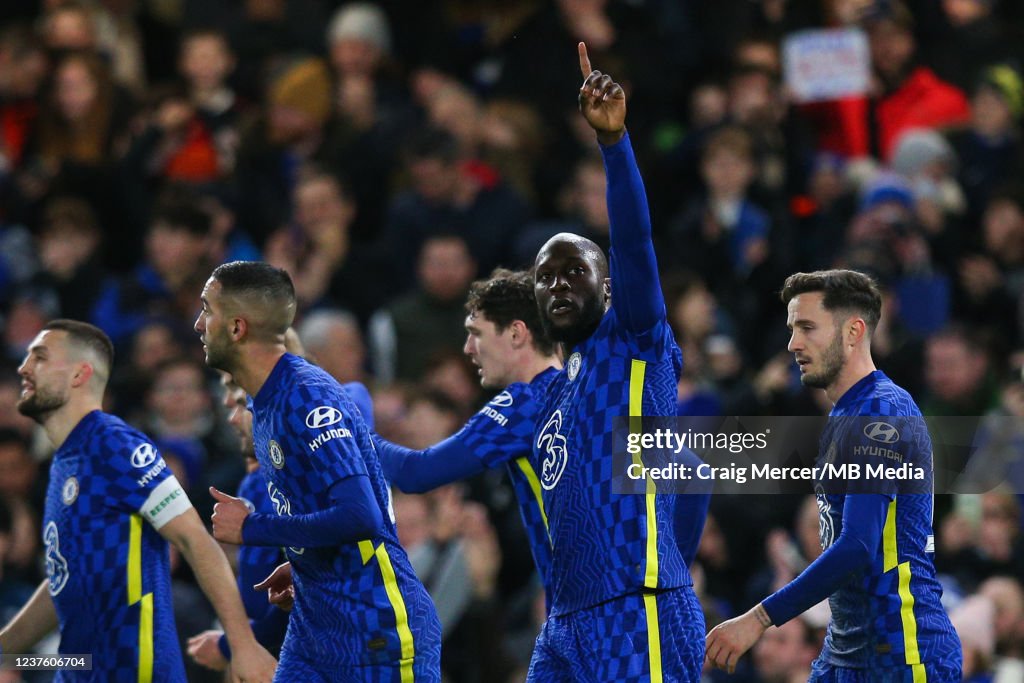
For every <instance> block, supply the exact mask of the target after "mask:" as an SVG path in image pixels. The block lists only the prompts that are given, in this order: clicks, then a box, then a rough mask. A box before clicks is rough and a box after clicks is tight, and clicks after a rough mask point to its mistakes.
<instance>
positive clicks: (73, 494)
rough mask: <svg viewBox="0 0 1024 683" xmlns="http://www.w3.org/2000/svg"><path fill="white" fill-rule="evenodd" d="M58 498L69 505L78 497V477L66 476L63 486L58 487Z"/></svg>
mask: <svg viewBox="0 0 1024 683" xmlns="http://www.w3.org/2000/svg"><path fill="white" fill-rule="evenodd" d="M60 498H61V500H63V501H64V504H65V505H71V504H72V503H74V502H75V500H77V499H78V479H77V478H75V477H68V478H67V479H66V480H65V481H64V486H62V487H61V489H60Z"/></svg>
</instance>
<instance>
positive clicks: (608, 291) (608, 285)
mask: <svg viewBox="0 0 1024 683" xmlns="http://www.w3.org/2000/svg"><path fill="white" fill-rule="evenodd" d="M604 300H605V303H607V302H609V301H611V300H612V279H611V278H610V277H606V278H605V279H604Z"/></svg>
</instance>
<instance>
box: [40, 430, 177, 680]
mask: <svg viewBox="0 0 1024 683" xmlns="http://www.w3.org/2000/svg"><path fill="white" fill-rule="evenodd" d="M149 443H150V442H149V439H147V438H146V437H145V436H144V435H142V434H141V433H139V432H137V431H136V430H134V429H132V428H131V427H129V426H128V425H126V424H125V423H124V422H123V421H121V420H120V419H118V418H116V417H114V416H112V415H107V414H105V413H102V412H100V411H94V412H92V413H89V414H88V415H87V416H85V417H84V418H83V419H82V421H81V422H79V423H78V425H77V426H76V427H75V428H74V430H72V432H71V434H70V435H68V438H67V440H66V441H65V442H64V444H63V445H62V446H61V447H60V449H58V450H57V452H56V453H55V454H54V457H53V462H52V464H51V465H50V480H49V484H48V487H47V492H46V508H45V512H44V515H43V542H44V545H45V547H46V560H47V561H46V568H47V575H48V578H49V582H50V590H51V595H52V598H53V603H54V606H55V607H56V610H57V617H58V619H59V622H60V632H61V642H60V649H59V651H60V652H61V653H64V654H87V653H91V654H92V656H93V659H92V661H93V669H92V671H89V672H84V671H76V672H71V671H65V672H61V673H59V674H58V676H57V680H58V681H95V682H97V683H120V682H121V681H124V682H125V683H129V682H130V683H136V681H137V680H138V679H139V666H140V660H139V645H140V643H139V639H140V631H139V618H140V614H141V605H140V603H139V602H138V601H136V602H135V603H134V604H129V602H128V598H129V596H128V572H129V566H128V555H129V539H130V528H131V524H132V518H133V517H135V520H136V521H135V524H136V525H138V526H139V527H140V529H141V536H140V543H139V552H140V560H141V562H140V564H139V568H140V570H141V594H142V595H150V596H151V598H150V599H152V601H153V635H152V643H151V646H152V650H153V679H152V680H154V681H168V682H174V683H177V682H179V681H181V682H183V681H185V671H184V668H183V667H182V659H181V651H180V649H179V647H178V638H177V636H176V634H175V628H174V613H173V610H172V606H171V581H170V567H169V563H170V559H169V554H168V548H167V542H166V541H164V539H163V538H162V537H161V536H160V534H159V533H157V532H156V531H155V530H154V529H153V528H152V526H150V525H149V524H148V523H146V522H143V521H142V519H141V517H138V516H137V514H138V511H139V509H140V508H141V507H142V505H143V503H144V502H145V501H146V499H147V498H148V497H149V495H150V493H151V492H152V491H153V490H154V489H155V488H156V487H157V486H159V485H160V483H161V482H163V481H164V480H165V479H166V478H167V477H169V476H170V471H169V470H167V469H166V466H162V465H163V459H162V458H161V457H160V456H159V454H157V455H156V457H155V459H154V460H152V461H151V462H147V463H145V464H144V466H142V467H135V466H134V465H133V464H132V462H131V455H132V453H133V452H134V451H135V450H136V448H138V447H139V446H140V445H143V444H149ZM154 470H156V474H155V475H154V476H151V477H149V478H148V479H143V475H144V474H145V473H146V472H152V471H154ZM140 480H141V482H140Z"/></svg>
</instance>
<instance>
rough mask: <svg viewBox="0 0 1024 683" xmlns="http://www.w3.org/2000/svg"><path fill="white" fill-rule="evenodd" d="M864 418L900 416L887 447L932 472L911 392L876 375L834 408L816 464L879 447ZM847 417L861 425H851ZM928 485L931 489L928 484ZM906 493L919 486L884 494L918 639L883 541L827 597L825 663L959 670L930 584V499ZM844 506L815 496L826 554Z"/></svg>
mask: <svg viewBox="0 0 1024 683" xmlns="http://www.w3.org/2000/svg"><path fill="white" fill-rule="evenodd" d="M867 416H883V417H895V418H897V419H895V420H889V421H887V423H891V424H894V425H896V426H898V428H899V430H900V437H899V440H898V442H896V443H891V444H886V447H887V448H890V449H893V450H895V451H896V452H898V453H899V454H900V455H901V456H903V457H904V458H905V459H906V460H907V461H910V462H913V463H915V464H917V465H920V466H923V467H926V468H927V471H928V472H929V474H930V472H931V439H930V438H929V436H928V432H927V428H926V427H925V424H924V421H923V420H921V419H920V417H921V411H920V410H919V409H918V407H917V405H916V404H915V403H914V400H913V399H912V398H911V397H910V394H908V393H907V392H906V391H904V390H903V389H901V388H900V387H898V386H897V385H895V384H894V383H893V382H892V380H890V379H889V378H888V377H886V376H885V374H883V373H882V372H878V371H876V372H873V373H871V374H870V375H868V376H867V377H865V378H864V379H862V380H861V381H860V382H858V383H857V384H855V385H854V386H853V387H851V388H850V389H849V391H847V392H846V394H844V395H843V397H842V398H841V399H840V400H839V402H838V403H836V405H835V407H834V408H833V409H832V412H831V414H830V419H829V424H828V426H827V428H826V430H825V431H824V433H823V437H822V448H821V452H820V453H819V464H820V463H821V461H822V459H823V458H829V457H838V458H840V460H842V459H843V458H847V457H851V454H852V453H854V450H853V449H855V448H857V447H858V446H872V445H873V446H877V445H878V444H877V443H874V444H872V441H871V440H870V439H868V438H867V437H866V436H865V427H866V426H867V425H868V424H869V423H868V421H867V420H865V419H863V418H864V417H867ZM852 417H857V418H858V419H853V420H851V419H849V418H852ZM855 459H857V458H855ZM859 459H860V460H863V458H859ZM928 484H929V487H928V490H930V489H931V482H930V481H929V482H928ZM907 490H915V491H919V490H920V484H919V483H907V482H893V488H892V490H891V491H887V493H888V494H889V496H890V498H893V499H895V501H896V508H895V509H896V513H895V527H896V552H897V560H898V562H899V563H900V564H903V563H906V562H909V570H910V582H909V588H910V593H911V595H913V601H914V602H913V621H914V624H915V625H916V626H915V628H916V639H914V638H911V637H910V636H911V635H912V633H909V632H908V628H907V625H905V623H904V621H905V620H904V615H903V613H902V612H901V607H902V605H903V603H904V601H903V600H901V598H900V595H899V590H898V589H899V572H898V570H897V569H895V568H892V569H889V570H888V571H886V568H885V563H884V548H883V544H881V543H880V544H879V547H878V548H877V549H876V550H875V556H874V559H873V560H872V562H871V565H870V566H869V568H868V569H867V570H865V571H864V573H863V574H861V575H859V576H855V577H853V578H851V579H850V580H849V581H848V582H847V583H846V584H845V585H844V586H843V587H842V588H840V589H839V590H838V591H836V592H835V593H834V594H833V595H832V596H831V597H830V598H829V605H830V606H831V608H832V621H831V623H830V624H829V630H828V634H827V636H826V638H825V647H824V650H823V651H822V654H821V659H822V661H823V662H824V663H828V664H832V665H834V666H837V667H845V668H851V669H864V668H871V669H872V670H874V669H876V668H878V669H892V668H895V667H903V668H906V667H907V666H908V665H912V664H917V663H920V662H925V663H929V664H934V665H937V666H946V667H951V668H955V669H957V670H959V668H960V657H961V655H960V642H959V639H958V638H957V635H956V632H955V631H954V630H953V627H952V625H951V624H950V621H949V618H948V616H947V615H946V613H945V611H944V610H943V608H942V605H941V602H940V598H941V596H942V588H941V586H940V585H939V582H938V581H937V580H936V578H935V565H934V562H933V557H932V556H933V550H932V547H931V546H932V541H931V539H932V538H933V536H932V534H933V531H932V524H931V520H932V496H931V495H927V494H920V493H906V491H907ZM844 501H845V495H823V494H821V493H819V494H818V509H819V512H820V515H819V517H820V524H819V526H820V529H821V542H822V547H824V548H827V547H829V546H830V545H831V544H832V542H833V541H834V540H835V539H836V538H838V537H839V534H840V533H842V524H843V504H844ZM908 640H910V641H913V640H916V644H917V650H918V653H919V655H918V656H916V657H915V656H914V654H913V649H912V646H911V651H910V652H908V647H907V643H908ZM827 680H831V679H827ZM872 680H878V679H874V678H872ZM894 680H903V679H894ZM929 680H931V679H930V678H929ZM941 680H944V679H941Z"/></svg>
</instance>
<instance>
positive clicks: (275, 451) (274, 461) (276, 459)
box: [270, 439, 284, 470]
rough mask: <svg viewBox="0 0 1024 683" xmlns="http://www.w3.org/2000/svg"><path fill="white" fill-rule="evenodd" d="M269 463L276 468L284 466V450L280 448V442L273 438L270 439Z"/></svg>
mask: <svg viewBox="0 0 1024 683" xmlns="http://www.w3.org/2000/svg"><path fill="white" fill-rule="evenodd" d="M270 464H271V465H273V466H274V469H277V470H279V469H281V468H282V467H284V451H282V450H281V444H279V443H278V442H276V441H274V440H273V439H271V440H270Z"/></svg>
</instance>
